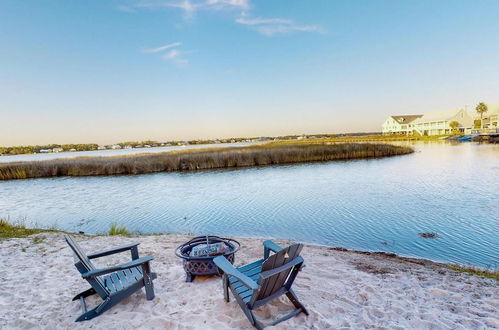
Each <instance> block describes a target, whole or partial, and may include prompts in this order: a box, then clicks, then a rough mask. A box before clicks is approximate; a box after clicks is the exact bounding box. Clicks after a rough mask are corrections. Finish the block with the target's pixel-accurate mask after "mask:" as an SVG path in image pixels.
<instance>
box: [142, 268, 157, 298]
mask: <svg viewBox="0 0 499 330" xmlns="http://www.w3.org/2000/svg"><path fill="white" fill-rule="evenodd" d="M142 276H143V277H144V288H145V289H146V297H147V300H153V299H154V285H153V283H152V276H151V267H150V266H149V263H145V264H143V265H142Z"/></svg>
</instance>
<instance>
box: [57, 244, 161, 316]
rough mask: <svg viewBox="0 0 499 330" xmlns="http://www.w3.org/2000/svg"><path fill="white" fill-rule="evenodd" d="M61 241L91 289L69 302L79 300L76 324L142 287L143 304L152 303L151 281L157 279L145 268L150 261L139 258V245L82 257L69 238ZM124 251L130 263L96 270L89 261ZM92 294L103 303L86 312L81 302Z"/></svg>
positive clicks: (79, 249)
mask: <svg viewBox="0 0 499 330" xmlns="http://www.w3.org/2000/svg"><path fill="white" fill-rule="evenodd" d="M64 238H65V239H66V242H67V243H68V245H69V246H70V247H71V250H73V252H74V254H75V256H76V258H77V259H78V260H77V261H76V263H75V266H76V268H77V269H78V271H79V272H80V273H81V276H82V277H83V278H84V279H86V280H87V281H88V283H90V285H91V286H92V287H91V288H90V289H88V290H86V291H83V292H81V293H79V294H77V295H76V296H75V297H74V298H73V301H74V300H80V302H81V306H82V310H83V314H82V315H80V316H79V317H78V318H77V319H76V322H79V321H84V320H90V319H92V318H94V317H96V316H99V315H100V314H102V313H104V312H105V311H107V310H108V309H110V308H111V307H113V306H114V305H116V304H117V303H119V302H120V301H122V300H123V299H125V298H127V297H129V296H130V295H131V294H133V293H134V292H136V291H138V290H140V289H141V288H142V287H145V290H146V297H147V300H152V299H154V288H153V283H152V281H153V280H154V279H155V278H156V277H157V275H156V273H152V272H151V267H150V264H149V263H150V262H151V260H153V259H154V257H153V256H146V257H142V258H139V252H138V248H137V246H138V245H139V244H140V243H133V244H129V245H125V246H121V247H118V248H114V249H111V250H108V251H102V252H97V253H93V254H89V255H86V254H85V253H83V251H82V249H81V248H80V247H79V245H78V244H77V243H76V241H75V240H74V239H73V237H71V236H69V235H65V237H64ZM124 251H130V252H131V255H132V261H130V262H127V263H125V264H121V265H117V266H112V267H108V268H103V269H96V268H95V267H94V265H93V264H92V262H91V261H90V259H94V258H100V257H104V256H108V255H112V254H115V253H120V252H124ZM93 294H98V295H99V296H100V297H101V298H102V300H103V302H102V303H101V304H99V305H98V306H97V307H95V308H93V309H91V310H87V305H86V303H85V298H86V297H88V296H90V295H93Z"/></svg>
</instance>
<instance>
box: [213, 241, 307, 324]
mask: <svg viewBox="0 0 499 330" xmlns="http://www.w3.org/2000/svg"><path fill="white" fill-rule="evenodd" d="M263 246H264V253H263V259H261V260H258V261H255V262H253V263H251V264H248V265H245V266H242V267H239V268H235V267H234V266H233V265H232V264H231V263H230V262H229V261H228V260H227V259H225V257H223V256H219V257H216V258H215V259H214V262H215V264H216V265H217V266H218V267H219V268H220V269H221V270H222V271H223V272H224V274H223V277H222V280H223V289H224V298H225V301H227V302H228V301H229V288H230V290H231V291H232V294H233V295H234V298H236V300H237V302H238V303H239V305H240V306H241V308H242V309H243V311H244V313H245V314H246V316H247V317H248V319H249V321H250V322H251V324H252V325H253V326H254V327H256V328H257V329H263V328H264V326H265V325H264V324H263V323H262V322H260V321H258V320H257V319H256V318H255V315H254V313H253V309H255V308H257V307H260V306H262V305H264V304H266V303H267V302H269V301H271V300H273V299H275V298H277V297H279V296H281V295H283V294H285V295H286V296H287V297H288V298H289V300H290V301H291V302H292V303H293V305H294V306H295V307H296V309H294V310H293V311H292V312H291V313H289V314H287V315H286V316H284V317H282V318H280V319H279V320H277V321H275V322H273V323H272V325H276V324H278V323H280V322H282V321H285V320H287V319H289V318H291V317H293V316H295V315H298V314H299V313H301V312H303V313H305V314H306V315H308V312H307V310H306V309H305V307H304V306H303V305H302V304H301V303H300V301H299V300H298V297H297V296H296V294H295V293H294V292H293V290H292V289H291V286H292V285H293V282H294V280H295V278H296V275H297V274H298V271H300V270H301V268H302V267H304V265H303V258H302V257H300V252H301V250H302V249H303V244H293V245H290V246H288V247H287V248H284V249H283V248H281V247H280V246H278V245H277V244H275V243H274V242H272V241H265V242H263ZM271 251H273V252H274V253H275V254H273V255H272V256H270V252H271Z"/></svg>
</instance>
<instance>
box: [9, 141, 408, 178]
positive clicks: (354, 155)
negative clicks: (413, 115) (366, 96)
mask: <svg viewBox="0 0 499 330" xmlns="http://www.w3.org/2000/svg"><path fill="white" fill-rule="evenodd" d="M412 152H413V149H412V148H410V147H402V146H394V145H389V144H373V143H339V144H321V143H308V144H307V143H299V144H298V143H296V144H289V143H285V144H280V143H272V144H265V145H254V146H247V147H230V148H209V149H195V150H183V151H174V152H165V153H160V154H142V155H131V156H117V157H92V158H87V157H80V158H74V159H56V160H46V161H33V162H16V163H0V180H12V179H27V178H46V177H55V176H98V175H119V174H143V173H155V172H174V171H195V170H204V169H219V168H233V167H250V166H263V165H278V164H293V163H303V162H324V161H332V160H347V159H364V158H365V159H367V158H379V157H389V156H396V155H403V154H408V153H412Z"/></svg>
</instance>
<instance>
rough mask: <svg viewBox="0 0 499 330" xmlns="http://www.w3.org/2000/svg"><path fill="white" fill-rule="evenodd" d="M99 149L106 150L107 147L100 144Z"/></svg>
mask: <svg viewBox="0 0 499 330" xmlns="http://www.w3.org/2000/svg"><path fill="white" fill-rule="evenodd" d="M97 150H106V147H104V146H98V147H97Z"/></svg>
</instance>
